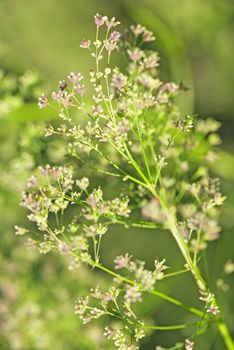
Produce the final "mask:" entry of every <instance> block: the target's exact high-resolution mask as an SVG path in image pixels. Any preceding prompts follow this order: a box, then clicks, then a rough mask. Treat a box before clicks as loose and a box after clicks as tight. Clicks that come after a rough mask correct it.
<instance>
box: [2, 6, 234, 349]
mask: <svg viewBox="0 0 234 350" xmlns="http://www.w3.org/2000/svg"><path fill="white" fill-rule="evenodd" d="M97 12H99V13H101V14H104V15H107V16H111V17H112V16H115V17H116V18H118V19H119V20H120V21H121V23H122V24H123V25H129V24H132V23H138V22H139V23H141V24H143V25H145V26H147V27H148V28H149V29H150V30H152V31H153V32H154V33H155V35H156V38H157V40H156V42H155V45H154V47H155V49H156V50H158V51H159V52H160V55H161V68H160V74H161V77H162V79H163V80H173V81H175V82H177V83H178V82H179V81H181V80H182V81H184V82H185V84H186V85H187V86H188V87H189V91H188V92H186V93H185V94H183V95H181V96H180V97H179V98H178V101H177V103H178V104H179V105H180V108H181V110H182V111H183V112H184V113H193V114H199V116H200V117H202V118H207V117H210V116H212V117H214V118H216V119H217V120H219V121H220V122H221V123H222V127H221V129H220V134H221V136H222V139H223V143H222V145H221V146H220V159H219V160H218V161H217V162H216V163H215V164H214V166H213V167H212V169H211V170H212V172H213V174H214V175H215V176H220V177H221V181H222V189H223V192H224V194H226V195H227V196H228V198H227V200H226V202H225V205H224V207H223V210H222V215H221V223H222V227H223V231H222V235H221V238H220V239H219V241H217V242H213V243H211V245H210V247H209V249H208V251H207V253H206V257H204V259H206V261H207V264H208V266H209V272H205V273H206V278H207V279H208V280H209V281H210V284H211V286H212V287H213V288H214V290H216V293H217V295H218V298H219V302H220V304H221V305H222V308H223V310H224V314H225V318H226V321H227V322H228V324H229V326H230V328H231V330H232V332H233V331H234V316H233V313H234V301H233V290H234V280H233V278H232V276H230V277H228V278H227V280H225V283H228V285H229V289H228V290H227V291H223V290H220V289H218V288H217V286H216V281H217V279H218V278H222V275H223V265H224V264H225V262H226V261H227V260H228V259H234V249H233V245H234V235H233V228H234V216H233V209H234V190H233V185H234V156H233V154H234V138H233V134H234V96H233V94H234V93H233V91H234V90H233V80H234V64H233V57H234V45H233V43H234V4H233V0H222V1H220V0H209V1H203V0H163V1H162V0H161V1H157V0H141V1H137V2H136V1H134V0H111V1H110V0H85V1H83V0H79V1H78V0H66V1H62V0H40V1H30V0H21V1H17V0H0V19H1V20H0V69H1V72H0V125H1V127H0V146H1V151H0V162H1V165H0V171H1V178H0V194H1V197H0V222H1V225H0V235H1V240H0V242H1V245H0V247H1V248H0V249H1V253H0V273H1V278H0V348H1V349H3V350H8V349H9V350H37V349H45V350H50V349H56V350H57V349H58V350H63V349H66V350H79V349H82V350H96V349H97V350H98V349H107V346H108V345H106V344H105V345H103V344H101V339H102V336H101V333H100V330H99V329H98V327H97V326H96V325H95V324H94V325H91V326H88V327H85V328H83V326H82V325H81V324H80V322H79V320H78V318H77V317H76V316H75V315H74V313H73V307H74V301H75V299H76V297H77V296H78V295H80V294H82V293H83V292H85V291H86V290H87V289H88V288H89V287H90V286H92V285H93V283H95V279H97V281H98V283H99V284H100V279H103V283H104V284H105V283H106V284H107V283H108V279H106V277H105V276H103V275H102V274H101V273H98V272H97V273H96V274H93V273H92V274H90V273H89V272H88V271H86V270H84V269H79V270H74V271H70V270H68V268H67V264H66V263H65V262H64V259H63V258H62V257H58V256H55V255H53V254H48V255H46V256H42V257H41V256H39V255H38V254H36V253H35V252H32V251H31V250H26V248H25V246H24V244H23V240H22V239H21V238H18V237H16V236H15V235H14V225H15V224H17V223H23V222H24V220H25V219H24V217H25V212H24V211H23V209H22V208H20V206H19V201H20V190H21V189H22V187H23V186H24V184H25V182H26V178H27V176H28V175H29V174H30V171H31V170H32V169H33V168H34V167H35V166H36V165H37V164H40V163H41V162H42V163H46V162H50V161H52V162H63V161H64V147H63V145H62V144H61V143H58V142H57V141H56V140H55V141H54V142H52V143H50V145H49V146H48V145H47V141H46V140H45V139H44V138H43V133H44V132H43V130H44V125H45V124H44V123H48V122H50V121H51V120H52V119H54V118H55V117H56V115H52V114H51V111H50V112H47V111H44V110H43V111H38V109H37V106H36V100H35V96H37V95H39V94H40V92H41V91H43V90H44V91H50V90H51V89H53V88H54V86H57V82H58V81H59V80H61V79H63V78H65V77H66V76H67V74H68V73H69V72H70V71H81V72H84V73H85V72H87V71H88V70H89V69H90V68H91V67H92V62H91V60H89V57H88V55H86V53H84V51H82V50H81V49H79V43H80V40H81V39H82V38H83V37H90V38H93V36H94V24H93V15H94V14H95V13H97ZM120 65H121V63H120ZM102 251H103V256H104V261H105V263H106V264H107V265H108V264H110V263H111V260H112V259H113V257H114V256H116V255H117V254H119V253H123V252H127V251H128V252H130V253H132V254H133V255H134V256H135V257H137V258H142V259H144V260H146V261H147V263H148V264H151V263H152V261H153V259H154V257H164V256H167V263H168V265H169V266H172V267H173V268H175V269H176V268H177V267H178V268H179V267H180V266H181V264H182V260H181V257H180V256H179V254H178V251H177V248H176V246H175V243H174V242H173V240H172V239H171V237H170V236H169V235H167V234H166V233H165V232H158V233H157V232H156V233H155V232H153V233H152V232H147V231H146V232H145V231H142V230H134V231H131V232H128V231H124V230H123V229H121V230H120V228H119V227H118V228H116V229H114V230H113V232H112V233H111V234H109V235H108V237H107V238H106V239H105V241H104V244H103V247H102ZM193 287H194V285H193V282H192V280H191V278H190V277H187V276H186V277H178V278H176V279H173V280H171V282H170V283H169V284H168V283H167V284H164V283H162V285H161V287H160V288H162V289H163V290H164V291H166V292H168V293H169V294H171V295H174V296H178V297H179V298H181V299H183V300H184V301H186V302H187V303H191V304H194V305H196V304H197V305H198V306H199V304H198V302H197V294H196V293H195V292H194V288H193ZM141 312H142V313H143V314H144V313H145V315H150V316H151V317H152V318H154V319H155V322H156V323H157V320H160V323H161V324H163V323H164V324H166V323H171V324H172V323H178V322H179V320H180V319H181V318H183V317H185V316H184V313H183V312H181V310H177V309H175V308H172V307H171V306H170V305H168V304H167V303H165V302H161V301H160V300H157V299H155V298H153V299H152V298H149V299H147V300H146V304H145V305H144V310H141ZM169 315H170V319H169ZM187 334H189V333H186V332H181V333H180V332H170V333H163V332H156V333H154V334H152V336H151V337H149V338H148V340H147V341H146V342H145V343H143V347H142V348H143V349H145V350H146V349H147V350H148V349H154V348H155V346H156V345H157V344H161V345H164V346H168V347H169V346H172V345H173V344H174V343H175V342H176V341H180V340H181V339H183V338H184V337H185V336H187ZM198 349H202V350H208V349H211V350H222V349H224V345H223V343H222V340H221V339H220V338H219V335H218V334H217V333H216V331H215V329H213V328H211V329H210V331H209V333H208V335H206V336H205V337H202V336H201V337H200V340H199V347H198Z"/></svg>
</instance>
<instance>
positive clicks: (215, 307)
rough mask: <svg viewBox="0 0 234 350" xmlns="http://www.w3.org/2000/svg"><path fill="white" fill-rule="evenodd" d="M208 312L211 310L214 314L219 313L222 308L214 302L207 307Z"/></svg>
mask: <svg viewBox="0 0 234 350" xmlns="http://www.w3.org/2000/svg"><path fill="white" fill-rule="evenodd" d="M207 312H209V313H210V314H212V315H217V314H218V313H219V312H220V310H219V307H218V306H217V305H213V304H212V305H210V306H209V307H208V308H207Z"/></svg>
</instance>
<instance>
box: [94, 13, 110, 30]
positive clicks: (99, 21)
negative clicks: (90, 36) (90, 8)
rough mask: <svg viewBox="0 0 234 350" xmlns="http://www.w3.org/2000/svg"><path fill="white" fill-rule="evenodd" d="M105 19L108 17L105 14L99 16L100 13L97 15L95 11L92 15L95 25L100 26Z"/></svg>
mask: <svg viewBox="0 0 234 350" xmlns="http://www.w3.org/2000/svg"><path fill="white" fill-rule="evenodd" d="M107 19H108V18H107V17H106V16H101V15H99V13H97V14H96V15H95V16H94V21H95V24H96V26H97V27H100V26H102V25H103V24H104V23H105V22H106V20H107Z"/></svg>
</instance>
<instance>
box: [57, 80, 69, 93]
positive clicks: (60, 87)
mask: <svg viewBox="0 0 234 350" xmlns="http://www.w3.org/2000/svg"><path fill="white" fill-rule="evenodd" d="M66 88H67V83H66V81H65V80H60V82H59V90H60V91H64V90H65V89H66Z"/></svg>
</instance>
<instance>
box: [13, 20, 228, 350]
mask: <svg viewBox="0 0 234 350" xmlns="http://www.w3.org/2000/svg"><path fill="white" fill-rule="evenodd" d="M94 20H95V25H96V37H95V40H94V41H93V42H91V40H88V39H83V40H82V42H81V44H80V46H81V48H83V49H85V50H88V51H90V54H91V56H92V58H93V59H94V62H95V69H92V70H91V71H90V73H89V74H90V83H91V84H90V85H91V86H89V84H88V82H87V83H84V77H83V75H82V74H81V73H74V72H71V73H70V74H69V75H68V76H67V79H66V80H62V81H60V82H59V87H58V91H54V92H52V94H51V99H49V98H48V97H47V96H45V95H44V94H43V95H42V96H41V97H40V98H39V101H38V105H39V108H44V107H47V106H48V105H52V106H54V105H55V106H57V108H58V114H59V117H60V118H61V119H62V123H61V125H58V126H53V125H50V126H48V127H47V129H46V136H47V137H48V136H52V135H55V136H56V135H61V136H63V137H66V138H67V153H68V155H69V161H68V162H67V164H66V165H65V166H56V165H48V164H47V165H44V166H40V167H39V169H38V171H37V173H35V175H33V176H32V177H31V178H30V179H29V180H28V183H27V190H26V191H25V192H24V193H23V198H22V205H23V206H24V207H25V208H27V209H28V210H29V211H30V212H31V213H30V214H29V215H28V218H29V220H30V221H31V222H33V223H35V225H36V226H37V230H38V231H37V233H35V238H33V239H32V238H30V241H29V245H30V247H35V248H38V249H39V251H40V252H41V253H43V254H45V253H48V252H49V251H52V250H57V251H58V252H59V253H60V254H63V255H67V256H68V257H69V264H70V265H69V266H70V267H71V268H75V267H78V266H79V265H80V264H86V265H88V266H89V267H90V268H91V269H100V270H102V271H104V272H106V273H107V274H109V275H110V276H112V277H114V280H113V285H112V286H111V287H110V288H109V289H107V290H103V288H101V287H99V286H94V287H93V288H92V289H91V291H90V295H87V296H80V297H79V298H78V299H77V302H76V305H75V313H76V314H77V315H78V316H79V317H80V319H81V320H82V321H83V322H84V323H88V322H90V321H91V320H92V319H99V318H101V317H105V318H106V320H107V324H108V326H106V327H105V330H104V336H106V337H107V339H110V340H111V341H112V342H113V344H114V346H115V348H117V349H119V350H133V349H138V348H139V342H140V341H141V339H142V338H144V337H145V336H146V335H147V333H149V332H152V331H153V330H165V331H170V330H175V329H183V328H187V327H191V329H192V332H191V336H190V337H189V338H187V339H185V340H184V342H182V343H177V345H176V346H175V347H173V349H186V350H192V349H194V348H195V347H196V338H197V336H198V334H199V333H201V332H202V331H204V330H206V329H207V327H208V326H209V325H211V324H215V325H216V326H217V328H218V330H219V332H220V334H221V335H222V337H223V339H224V342H225V344H226V347H227V349H229V350H231V349H234V345H233V340H232V339H231V336H230V334H229V331H228V328H227V326H226V324H225V323H224V322H223V320H222V318H221V316H220V315H221V312H220V308H219V306H218V303H217V300H216V297H215V295H214V294H213V293H212V292H211V291H210V289H209V287H208V286H207V283H206V282H205V280H204V278H203V276H202V274H201V271H200V266H199V264H200V260H201V256H200V253H201V252H202V251H203V250H204V249H206V247H207V245H208V243H209V242H210V241H212V240H216V239H218V237H219V233H220V230H221V229H220V226H219V224H218V215H219V210H218V208H219V206H220V205H221V204H222V203H223V201H224V200H225V197H224V196H223V195H222V194H221V192H220V186H219V180H218V179H216V178H212V177H211V176H210V174H209V164H210V163H212V162H213V161H214V160H215V159H216V157H217V154H216V150H215V146H216V145H218V144H219V143H220V138H219V136H218V134H217V133H216V132H217V130H218V128H219V123H218V122H216V121H215V120H212V119H207V120H199V119H197V118H196V117H195V116H190V115H186V116H184V115H182V114H181V113H180V111H179V110H178V108H177V106H176V104H175V101H174V100H175V97H176V95H177V94H178V93H179V92H180V91H182V90H184V89H185V87H184V84H182V83H180V84H179V85H177V84H174V83H164V82H162V81H161V80H160V79H159V77H158V66H159V55H158V53H157V52H155V51H152V50H147V49H146V46H147V43H149V42H152V41H154V40H155V38H154V35H153V33H152V32H150V31H148V30H147V29H146V28H145V27H143V26H141V25H136V26H131V27H130V29H129V30H126V31H124V32H123V33H120V32H119V31H117V30H116V27H117V26H118V25H119V24H120V23H119V22H117V21H116V19H115V18H112V19H108V18H107V17H106V16H101V15H99V14H97V15H95V16H94ZM114 52H116V53H118V54H120V55H122V56H123V57H124V59H125V60H126V68H125V69H124V70H121V69H120V68H119V67H115V66H112V64H111V58H112V56H113V54H114ZM91 91H92V92H91ZM90 92H91V93H90ZM107 178H108V181H109V183H110V184H116V183H118V184H119V187H121V188H122V191H121V193H120V194H119V195H118V196H117V197H113V196H110V194H109V193H106V192H107V191H105V187H103V186H102V187H101V183H103V182H104V181H105V182H106V179H107ZM113 225H123V226H124V227H126V228H129V227H133V228H134V227H141V228H144V229H151V230H152V229H153V230H155V231H157V229H160V230H165V231H166V232H169V233H170V234H171V235H172V236H173V238H174V239H175V241H176V243H177V245H178V248H179V250H180V252H181V254H182V256H183V258H184V261H185V265H184V266H182V267H181V270H180V271H175V272H172V273H167V270H168V266H167V265H166V259H165V258H164V259H162V260H160V259H158V258H155V262H154V268H153V269H148V268H146V264H145V262H144V261H139V260H134V259H133V257H132V256H130V255H129V254H128V253H124V254H122V255H120V256H117V257H116V258H115V260H114V269H113V270H111V269H109V268H107V267H106V266H104V264H103V262H102V256H101V254H100V248H101V243H102V240H103V239H104V237H105V235H107V234H108V231H109V230H110V229H111V227H112V226H113ZM27 231H28V229H25V228H23V227H20V226H17V227H16V233H17V234H18V235H23V234H25V233H26V232H27ZM165 234H166V233H165ZM158 253H159V252H157V251H156V252H155V255H157V254H158ZM120 271H121V273H120ZM185 272H190V273H191V274H192V276H193V277H194V279H195V282H196V284H197V288H198V291H199V293H200V298H199V299H200V300H201V301H202V302H203V303H204V307H203V308H202V309H197V308H195V307H193V306H189V305H187V304H185V303H183V302H182V301H180V300H177V299H175V298H173V297H171V296H169V295H167V294H165V293H163V292H159V291H158V285H159V284H160V281H161V280H164V279H165V278H168V277H172V276H174V275H177V274H180V273H185ZM146 294H151V295H154V296H156V297H159V298H162V299H164V300H167V301H168V302H169V303H172V304H174V305H177V306H179V307H181V308H183V309H186V310H187V311H188V312H190V313H192V314H194V315H195V316H196V318H195V321H194V322H193V323H189V324H185V323H181V324H176V325H166V326H161V325H152V324H150V323H149V324H148V323H146V321H144V320H143V319H141V318H140V317H139V315H138V313H137V304H138V303H141V302H143V301H144V297H145V295H146ZM157 349H163V348H162V347H159V346H158V347H157ZM171 349H172V348H171Z"/></svg>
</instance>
